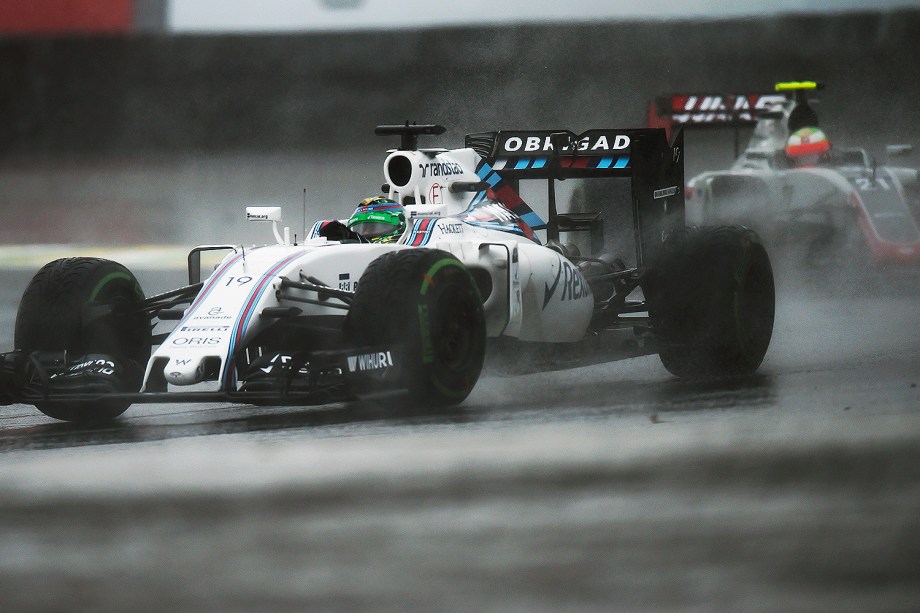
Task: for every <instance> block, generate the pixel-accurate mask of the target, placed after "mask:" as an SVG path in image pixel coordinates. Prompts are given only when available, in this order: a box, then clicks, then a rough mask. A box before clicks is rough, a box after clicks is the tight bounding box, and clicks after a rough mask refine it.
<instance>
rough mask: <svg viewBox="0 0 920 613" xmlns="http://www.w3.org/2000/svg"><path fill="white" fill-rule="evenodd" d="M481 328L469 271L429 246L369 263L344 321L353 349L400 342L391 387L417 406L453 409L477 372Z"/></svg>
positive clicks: (482, 335)
mask: <svg viewBox="0 0 920 613" xmlns="http://www.w3.org/2000/svg"><path fill="white" fill-rule="evenodd" d="M485 329H486V326H485V319H484V316H483V309H482V299H481V298H480V296H479V291H478V290H477V288H476V284H475V282H474V281H473V277H472V276H471V275H470V272H469V271H468V270H467V268H466V267H465V266H464V265H463V264H462V263H461V262H460V261H459V260H458V259H457V258H455V257H454V256H453V255H451V254H449V253H447V252H444V251H438V250H434V249H403V250H400V251H394V252H390V253H386V254H384V255H382V256H380V257H379V258H377V259H376V260H374V261H373V262H371V264H370V265H369V266H368V267H367V269H366V270H365V271H364V274H363V275H361V278H360V280H359V282H358V289H357V291H356V292H355V296H354V299H353V300H352V303H351V308H350V310H349V313H348V317H347V319H346V322H345V331H346V334H347V336H348V337H349V339H350V341H351V342H352V343H353V344H355V346H373V345H389V344H397V343H401V344H402V346H403V347H404V351H403V354H402V358H401V360H402V364H397V365H396V368H395V369H394V370H395V372H396V374H395V377H396V381H395V382H393V383H395V388H396V389H399V390H404V391H405V393H406V394H407V396H408V403H409V406H411V407H416V408H421V407H446V406H451V405H455V404H458V403H460V402H462V401H463V400H464V399H465V398H466V397H467V396H468V395H469V393H470V392H471V391H472V390H473V387H474V386H475V385H476V382H477V380H478V379H479V374H480V372H481V370H482V363H483V358H484V356H485V338H486V334H485ZM367 391H370V392H373V391H374V390H367ZM359 395H360V394H359ZM397 398H399V396H397ZM405 399H406V398H405V396H404V397H403V400H405Z"/></svg>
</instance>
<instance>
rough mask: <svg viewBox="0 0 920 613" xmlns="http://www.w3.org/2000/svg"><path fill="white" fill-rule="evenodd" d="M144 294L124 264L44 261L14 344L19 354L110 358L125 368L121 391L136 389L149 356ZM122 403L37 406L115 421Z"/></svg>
mask: <svg viewBox="0 0 920 613" xmlns="http://www.w3.org/2000/svg"><path fill="white" fill-rule="evenodd" d="M143 302H144V293H143V291H142V290H141V287H140V284H139V283H138V282H137V279H135V277H134V275H133V274H132V273H131V272H130V271H129V270H128V269H127V268H125V267H124V266H122V265H121V264H118V263H116V262H112V261H110V260H105V259H101V258H85V257H81V258H64V259H60V260H55V261H53V262H50V263H48V264H46V265H45V266H44V267H42V268H41V270H39V271H38V272H37V273H36V274H35V276H34V277H33V278H32V281H31V282H30V283H29V285H28V286H27V287H26V290H25V292H24V293H23V296H22V300H21V302H20V304H19V311H18V313H17V315H16V330H15V340H14V342H15V346H16V348H17V349H20V350H22V351H23V352H26V353H29V352H32V351H66V352H67V356H68V360H72V359H75V358H78V357H80V356H83V355H87V354H103V355H107V356H110V357H111V358H112V359H113V360H114V361H115V362H116V363H118V364H119V365H120V366H121V368H122V369H123V371H124V373H125V376H124V379H123V385H124V390H123V391H125V392H136V391H138V390H139V389H140V387H141V384H142V382H143V381H142V380H143V369H144V367H145V365H146V363H147V359H148V358H149V357H150V346H151V326H150V320H149V318H148V317H147V316H146V315H145V314H144V313H143V312H142V311H141V307H142V305H143ZM129 405H130V403H127V402H123V401H105V400H103V401H98V402H55V401H47V402H42V403H38V404H36V406H37V408H38V409H39V410H40V411H41V412H42V413H44V414H45V415H48V416H49V417H54V418H55V419H61V420H66V421H75V422H96V421H105V420H110V419H114V418H115V417H118V416H119V415H121V414H122V413H124V412H125V410H126V409H127V408H128V406H129Z"/></svg>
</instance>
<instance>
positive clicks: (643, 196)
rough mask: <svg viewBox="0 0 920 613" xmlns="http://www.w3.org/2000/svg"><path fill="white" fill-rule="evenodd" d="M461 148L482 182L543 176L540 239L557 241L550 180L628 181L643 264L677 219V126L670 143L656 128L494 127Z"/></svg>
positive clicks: (680, 207)
mask: <svg viewBox="0 0 920 613" xmlns="http://www.w3.org/2000/svg"><path fill="white" fill-rule="evenodd" d="M466 146H467V147H470V148H472V149H474V150H475V151H476V152H477V153H478V154H479V156H480V157H481V158H483V160H484V162H485V166H484V170H485V171H486V172H484V173H482V174H481V176H483V174H484V175H485V176H483V179H484V180H485V181H486V182H489V181H490V178H489V177H490V176H492V174H493V173H494V175H496V177H497V178H496V183H497V180H498V178H500V180H505V181H508V182H510V183H512V185H515V186H516V185H517V182H518V181H520V180H522V179H525V180H526V179H545V180H547V181H548V182H549V185H550V188H549V192H548V195H549V203H548V204H549V206H548V217H549V219H548V221H547V224H546V226H547V238H548V239H549V240H558V235H559V215H558V214H557V212H556V206H555V191H554V188H553V181H554V180H556V179H559V180H563V179H573V178H583V179H588V178H601V177H622V178H628V179H629V180H630V194H631V202H628V203H623V204H624V206H631V207H632V210H633V220H634V229H635V233H636V239H637V240H636V248H637V261H638V262H639V263H640V264H641V263H642V262H643V261H646V262H650V261H651V259H650V258H652V257H654V255H655V253H657V250H658V247H659V245H660V244H661V242H662V240H663V239H664V237H665V236H666V235H667V234H668V233H669V232H670V231H672V230H676V229H679V228H682V227H683V225H684V190H683V185H684V159H683V151H684V144H683V132H682V131H680V130H678V131H677V132H676V134H675V135H674V138H673V139H672V141H671V142H669V141H668V138H667V136H666V134H665V131H664V130H662V129H656V128H638V129H627V130H614V129H603V130H588V131H587V132H582V133H581V134H575V133H574V132H571V131H569V130H532V131H519V130H511V131H499V132H483V133H477V134H469V135H467V137H466Z"/></svg>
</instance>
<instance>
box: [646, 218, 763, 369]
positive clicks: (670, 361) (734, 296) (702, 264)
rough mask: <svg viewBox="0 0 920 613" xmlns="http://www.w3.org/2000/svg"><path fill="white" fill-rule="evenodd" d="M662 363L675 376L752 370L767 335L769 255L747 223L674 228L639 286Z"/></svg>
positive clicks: (758, 358)
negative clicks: (642, 285) (645, 297)
mask: <svg viewBox="0 0 920 613" xmlns="http://www.w3.org/2000/svg"><path fill="white" fill-rule="evenodd" d="M643 290H644V291H645V293H646V296H647V298H648V302H649V317H650V319H651V323H652V327H653V329H654V331H655V335H656V337H657V340H658V344H659V356H660V357H661V362H662V363H663V364H664V366H665V368H667V369H668V371H670V372H671V373H672V374H675V375H677V376H680V377H711V376H718V375H743V374H750V373H753V372H754V371H755V370H757V368H758V367H759V366H760V364H761V362H762V361H763V358H764V355H765V354H766V352H767V348H768V347H769V345H770V339H771V337H772V334H773V317H774V310H775V289H774V282H773V270H772V268H771V266H770V259H769V257H768V256H767V252H766V250H765V249H764V246H763V244H762V242H761V241H760V237H759V236H757V234H756V233H755V232H754V231H753V230H750V229H748V228H744V227H739V226H719V227H712V228H694V229H688V230H685V231H682V232H678V233H675V234H674V235H672V236H671V237H669V239H668V240H667V241H666V243H665V245H664V246H663V248H662V252H661V254H660V257H659V259H658V262H657V264H656V266H655V267H654V268H653V270H652V273H651V274H650V278H649V280H648V281H647V283H646V284H645V286H644V287H643Z"/></svg>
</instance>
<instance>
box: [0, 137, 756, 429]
mask: <svg viewBox="0 0 920 613" xmlns="http://www.w3.org/2000/svg"><path fill="white" fill-rule="evenodd" d="M442 132H444V128H443V127H441V126H436V125H409V123H408V122H407V123H406V124H405V125H396V126H380V127H378V128H377V133H378V134H381V135H393V136H399V137H400V140H401V144H400V147H399V148H398V149H395V150H391V151H390V152H389V154H388V155H387V157H386V160H385V162H384V176H385V179H386V182H387V183H386V185H384V188H383V191H384V193H385V194H386V196H385V197H383V196H381V197H378V198H372V199H368V200H367V201H365V202H364V203H362V205H361V206H360V207H359V210H358V211H356V214H355V215H354V216H353V217H352V218H351V219H350V220H348V221H346V222H345V223H343V222H342V221H341V220H323V221H319V222H316V223H315V224H314V225H313V226H312V228H311V229H310V230H309V231H308V232H307V233H306V234H305V236H306V240H304V241H302V242H301V243H300V244H298V243H297V241H296V240H294V241H291V238H290V236H291V233H290V229H289V228H284V230H283V232H281V231H279V229H278V223H279V222H280V209H279V208H277V207H250V208H248V209H247V215H248V217H249V219H251V220H254V221H267V222H271V223H272V224H273V230H274V234H275V237H276V241H277V244H275V245H270V246H263V247H258V248H244V247H243V246H240V245H209V246H208V245H206V246H200V247H196V248H194V249H192V251H191V253H190V254H189V285H188V286H186V287H181V288H179V289H176V290H174V291H170V292H166V293H164V294H160V295H157V296H153V297H150V298H145V297H144V294H143V293H142V291H141V288H140V287H139V286H138V283H137V281H136V279H135V277H134V276H133V275H132V273H131V272H129V271H128V270H126V269H125V268H124V267H123V266H121V265H120V264H117V263H115V262H112V261H108V260H104V259H97V258H67V259H62V260H57V261H54V262H51V263H49V264H47V265H46V266H45V267H44V268H42V269H41V270H40V271H39V272H38V273H37V274H36V275H35V277H34V279H33V280H32V282H31V283H30V285H29V286H28V288H27V289H26V291H25V293H24V295H23V298H22V302H21V304H20V307H19V313H18V316H17V320H16V330H15V345H16V349H15V351H12V352H10V353H6V354H3V355H2V361H0V400H2V401H5V402H6V403H12V402H20V403H28V404H34V405H35V406H36V407H38V408H39V410H41V411H42V412H44V413H45V414H47V415H50V416H52V417H55V418H58V419H65V420H73V421H87V420H100V419H110V418H114V417H116V416H118V415H120V414H121V413H122V412H124V411H125V409H126V408H127V407H128V406H129V405H130V404H132V403H139V402H195V401H232V402H243V403H252V404H288V405H306V404H322V403H327V402H331V401H340V400H353V399H374V400H375V401H380V402H384V403H409V404H411V405H415V406H421V407H429V406H431V407H437V406H446V405H452V404H456V403H459V402H461V401H462V400H463V399H464V398H466V396H467V395H468V394H469V393H470V391H471V390H472V389H473V387H474V385H475V384H476V382H477V380H478V378H479V376H480V372H481V370H482V368H483V364H484V361H485V359H486V356H487V353H488V356H489V358H490V362H489V363H490V364H495V365H496V367H497V368H503V369H504V370H507V371H515V370H526V369H528V368H529V369H531V370H533V369H534V368H541V367H542V368H561V367H566V366H571V365H575V364H578V363H587V362H596V361H600V360H607V359H612V358H616V357H620V358H621V357H625V356H629V355H638V354H642V353H652V352H656V351H657V352H659V353H660V355H661V359H662V361H663V362H664V364H665V366H666V367H667V368H668V369H669V370H670V371H671V372H673V373H675V374H677V375H680V376H700V375H703V376H708V375H713V374H723V373H750V372H752V371H754V370H755V369H756V368H758V366H759V365H760V363H761V360H762V359H763V357H764V353H765V352H766V350H767V347H768V345H769V342H770V338H771V334H772V327H773V309H774V288H773V276H772V269H771V266H770V262H769V260H768V257H767V254H766V251H765V250H764V248H763V246H762V245H761V243H760V241H759V239H758V237H757V235H756V234H755V233H754V232H752V231H750V230H747V229H745V228H736V227H720V228H712V229H704V230H700V229H691V230H688V229H685V228H684V222H683V217H684V215H683V194H682V187H681V186H682V184H683V158H682V140H681V136H680V135H679V134H678V135H677V136H676V138H675V141H674V143H673V144H669V143H668V141H667V139H666V138H665V133H664V130H659V129H635V130H590V131H588V132H584V133H582V134H580V135H576V134H573V133H572V132H568V131H526V132H524V131H512V132H509V131H501V132H489V133H480V134H471V135H468V136H467V138H466V147H464V148H461V149H454V150H447V149H419V148H418V146H417V141H418V138H419V136H421V135H433V134H441V133H442ZM570 177H579V178H592V177H621V178H626V179H628V180H629V181H630V185H631V186H632V197H631V198H628V199H625V200H623V201H621V202H618V203H616V206H618V207H621V208H625V209H627V210H628V211H630V212H631V214H632V216H633V226H632V227H633V231H634V234H633V236H634V237H635V244H634V245H633V248H634V249H635V252H636V261H637V265H636V266H633V267H624V266H622V265H621V264H619V263H617V262H616V261H615V260H614V259H613V258H611V257H609V255H608V254H607V253H605V252H600V253H596V254H593V255H590V256H582V255H580V254H577V253H574V252H573V250H572V249H571V248H569V247H565V246H563V245H562V244H561V243H560V241H559V236H560V233H561V232H580V231H583V232H586V233H589V234H591V236H592V237H593V238H594V239H595V243H596V244H597V245H599V246H601V247H603V245H604V240H603V237H602V236H600V235H599V232H598V229H599V225H598V222H599V220H601V218H602V216H603V214H604V212H603V211H599V212H593V213H581V214H568V215H566V214H559V213H557V211H556V204H555V200H556V197H555V185H556V181H557V180H561V179H565V178H570ZM527 179H541V180H544V181H546V184H547V200H548V201H547V218H548V221H547V222H546V223H544V222H543V220H542V219H541V218H540V216H539V215H538V214H537V213H535V212H534V210H533V209H531V208H530V206H529V205H528V204H527V203H526V202H525V201H524V200H523V199H522V198H521V197H520V193H519V189H520V182H521V181H522V180H527ZM544 228H545V229H546V232H547V240H546V243H545V244H543V243H541V241H540V240H539V239H538V238H537V236H536V235H535V233H534V230H540V229H544ZM212 250H226V251H227V254H226V256H225V257H224V258H223V260H222V261H221V262H220V263H219V264H218V265H217V266H216V268H215V269H214V271H213V272H212V273H211V274H210V275H208V276H207V278H206V279H204V280H202V275H201V268H202V264H201V261H202V260H201V254H202V253H203V252H206V251H212ZM169 325H172V329H171V330H167V331H165V332H158V330H159V327H160V326H169ZM151 351H152V353H151ZM537 358H540V359H537ZM541 360H542V361H541ZM528 361H529V364H525V362H528Z"/></svg>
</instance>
